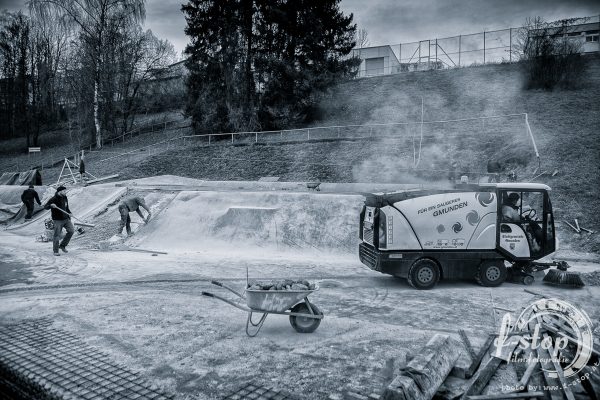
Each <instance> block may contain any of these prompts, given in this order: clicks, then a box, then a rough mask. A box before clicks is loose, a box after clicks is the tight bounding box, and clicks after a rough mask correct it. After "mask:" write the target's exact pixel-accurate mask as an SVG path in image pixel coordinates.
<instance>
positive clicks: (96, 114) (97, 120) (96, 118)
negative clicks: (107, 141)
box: [94, 74, 102, 149]
mask: <svg viewBox="0 0 600 400" xmlns="http://www.w3.org/2000/svg"><path fill="white" fill-rule="evenodd" d="M97 75H98V74H96V79H95V80H94V127H95V130H96V132H95V135H96V148H97V149H101V148H102V130H101V127H100V115H99V112H98V78H97Z"/></svg>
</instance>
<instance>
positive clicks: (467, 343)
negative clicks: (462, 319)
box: [458, 329, 477, 361]
mask: <svg viewBox="0 0 600 400" xmlns="http://www.w3.org/2000/svg"><path fill="white" fill-rule="evenodd" d="M458 334H459V335H460V338H461V339H462V341H463V343H464V344H465V347H466V349H467V351H468V352H469V356H471V360H472V361H475V359H476V358H477V353H475V350H474V349H473V346H472V345H471V341H470V340H469V337H468V336H467V332H465V330H464V329H459V330H458Z"/></svg>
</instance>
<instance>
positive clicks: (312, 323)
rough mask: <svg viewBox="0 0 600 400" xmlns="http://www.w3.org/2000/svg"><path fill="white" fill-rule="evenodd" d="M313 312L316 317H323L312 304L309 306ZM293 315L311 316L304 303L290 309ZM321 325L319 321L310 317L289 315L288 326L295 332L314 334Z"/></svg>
mask: <svg viewBox="0 0 600 400" xmlns="http://www.w3.org/2000/svg"><path fill="white" fill-rule="evenodd" d="M310 307H311V308H312V310H313V312H314V313H315V314H317V315H323V313H322V312H321V310H319V309H318V308H317V306H315V305H314V304H313V303H311V304H310ZM292 312H293V313H300V314H311V312H310V310H309V309H308V306H307V305H306V303H298V304H296V305H295V306H294V307H292ZM320 323H321V320H320V319H317V318H310V317H297V316H295V315H290V324H292V327H293V328H294V329H295V330H296V332H300V333H312V332H314V331H315V330H316V329H317V328H318V327H319V324H320Z"/></svg>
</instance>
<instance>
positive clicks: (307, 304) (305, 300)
mask: <svg viewBox="0 0 600 400" xmlns="http://www.w3.org/2000/svg"><path fill="white" fill-rule="evenodd" d="M304 302H305V303H306V307H308V311H310V313H311V314H315V312H314V311H313V307H312V304H310V301H308V297H305V298H304Z"/></svg>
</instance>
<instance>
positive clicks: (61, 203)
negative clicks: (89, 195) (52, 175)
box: [44, 194, 71, 221]
mask: <svg viewBox="0 0 600 400" xmlns="http://www.w3.org/2000/svg"><path fill="white" fill-rule="evenodd" d="M50 204H56V206H57V207H59V208H62V209H63V210H65V211H66V212H68V213H69V214H71V210H69V200H68V199H67V197H66V196H64V197H63V196H59V195H58V194H55V195H54V196H53V197H52V198H51V199H50V200H48V202H47V203H46V204H45V205H44V208H45V209H46V210H52V219H53V220H55V221H62V220H64V219H69V216H68V215H67V214H65V213H64V212H62V211H60V210H57V209H55V208H52V207H50Z"/></svg>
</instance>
